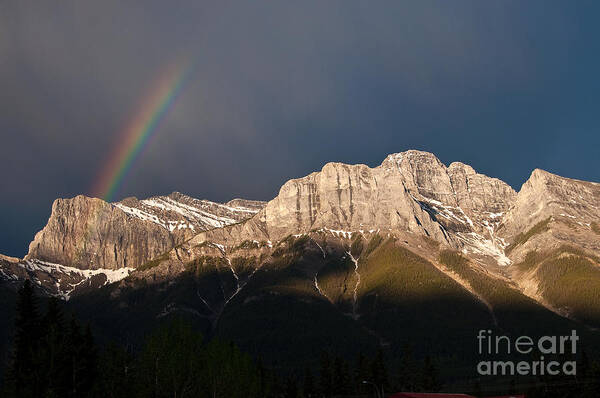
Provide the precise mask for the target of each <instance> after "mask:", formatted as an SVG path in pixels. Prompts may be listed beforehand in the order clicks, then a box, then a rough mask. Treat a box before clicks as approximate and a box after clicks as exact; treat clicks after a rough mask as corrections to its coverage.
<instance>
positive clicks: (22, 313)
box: [8, 280, 45, 397]
mask: <svg viewBox="0 0 600 398" xmlns="http://www.w3.org/2000/svg"><path fill="white" fill-rule="evenodd" d="M40 335H41V330H40V317H39V312H38V301H37V298H36V296H35V294H34V291H33V287H32V285H31V282H30V281H29V280H26V281H25V282H24V283H23V286H22V287H21V288H20V289H19V291H18V297H17V308H16V318H15V338H14V351H13V354H12V360H11V366H10V369H9V375H8V378H9V380H8V384H9V386H8V389H9V392H10V393H12V394H14V395H15V396H18V397H39V396H42V395H43V392H44V388H43V384H44V381H45V378H44V377H43V376H42V375H41V374H40V372H41V364H40V358H39V339H40Z"/></svg>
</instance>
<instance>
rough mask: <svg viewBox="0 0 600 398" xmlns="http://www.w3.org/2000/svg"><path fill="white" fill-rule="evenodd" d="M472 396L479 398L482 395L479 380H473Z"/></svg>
mask: <svg viewBox="0 0 600 398" xmlns="http://www.w3.org/2000/svg"><path fill="white" fill-rule="evenodd" d="M472 394H473V395H474V396H476V397H477V398H479V397H481V396H482V395H483V392H482V391H481V382H480V381H479V379H477V380H475V382H474V383H473V392H472Z"/></svg>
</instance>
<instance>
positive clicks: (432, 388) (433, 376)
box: [420, 355, 442, 392]
mask: <svg viewBox="0 0 600 398" xmlns="http://www.w3.org/2000/svg"><path fill="white" fill-rule="evenodd" d="M421 378H422V380H421V383H420V384H421V389H422V390H423V391H426V392H437V391H439V390H440V388H441V387H442V386H441V383H440V380H439V375H438V370H437V368H436V367H435V364H434V363H433V361H432V360H431V357H430V356H429V355H427V356H426V357H425V359H424V361H423V371H422V373H421Z"/></svg>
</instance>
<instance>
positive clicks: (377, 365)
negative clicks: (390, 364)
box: [370, 348, 389, 391]
mask: <svg viewBox="0 0 600 398" xmlns="http://www.w3.org/2000/svg"><path fill="white" fill-rule="evenodd" d="M370 370H371V381H372V382H373V383H374V384H375V385H376V386H377V388H378V389H379V391H384V390H386V389H389V382H388V373H387V367H386V364H385V357H384V355H383V350H382V349H381V348H380V349H378V350H377V355H376V356H375V358H374V359H373V361H372V362H371V369H370Z"/></svg>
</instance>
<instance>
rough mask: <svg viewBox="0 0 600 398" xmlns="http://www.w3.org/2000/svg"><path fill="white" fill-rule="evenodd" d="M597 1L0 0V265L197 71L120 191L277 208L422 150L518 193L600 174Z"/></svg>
mask: <svg viewBox="0 0 600 398" xmlns="http://www.w3.org/2000/svg"><path fill="white" fill-rule="evenodd" d="M599 18H600V3H599V2H596V1H589V2H585V1H577V2H570V1H561V2H556V1H532V0H529V1H514V2H511V1H479V0H474V1H467V2H465V1H421V0H419V1H412V2H411V1H374V2H365V1H357V2H354V1H347V0H344V1H339V2H336V1H326V2H324V1H315V2H310V1H290V2H283V1H281V2H279V1H278V2H261V1H239V2H229V1H223V0H220V1H214V2H207V1H199V0H193V1H177V2H168V1H148V0H145V1H128V0H114V1H113V0H103V1H95V2H91V1H85V2H84V1H60V2H54V1H32V2H26V1H16V0H14V1H12V0H8V1H2V2H0V134H2V136H1V138H2V140H1V143H0V158H1V159H2V167H1V168H0V178H1V181H2V195H1V197H0V221H1V225H2V228H1V229H0V253H4V254H8V255H14V256H19V257H21V256H23V255H24V254H25V253H26V251H27V245H28V243H29V241H31V240H32V238H33V236H34V234H35V232H37V231H38V230H39V229H41V228H42V227H43V225H44V224H45V223H46V221H47V218H48V216H49V214H50V208H51V204H52V201H53V200H54V199H55V198H57V197H72V196H75V195H77V194H80V193H83V194H90V193H91V189H92V187H93V185H94V182H95V179H96V178H97V175H98V173H99V171H100V170H101V169H102V168H103V166H104V164H105V162H106V158H107V156H108V155H109V154H110V152H111V151H112V149H113V148H114V145H115V144H114V143H115V142H118V140H119V137H120V134H121V132H122V130H123V127H124V126H125V125H126V124H127V122H128V121H129V120H130V119H131V118H132V116H133V115H134V114H135V111H136V109H137V107H138V105H139V103H140V102H141V101H142V100H143V98H142V97H143V96H144V93H147V92H148V90H149V88H151V87H152V85H153V83H154V82H155V81H156V80H157V78H159V77H160V76H161V72H162V71H164V70H165V68H166V67H167V66H168V65H169V64H170V63H172V62H173V61H174V60H176V59H178V58H180V57H182V56H184V57H190V58H191V59H193V60H194V61H195V63H196V64H195V67H194V68H193V70H192V71H191V75H190V77H189V79H188V81H187V83H186V84H185V86H184V87H183V89H182V91H181V94H180V96H179V98H178V100H177V102H176V103H175V105H174V106H173V107H172V109H171V110H170V112H169V113H168V114H167V115H166V117H165V118H164V120H163V121H162V123H161V124H160V126H159V128H158V130H157V131H156V134H155V136H154V138H153V140H152V141H151V142H150V143H149V145H148V146H147V148H146V150H145V151H144V152H143V153H142V154H141V156H140V157H139V159H138V160H137V162H136V163H135V164H134V166H133V168H132V169H131V172H130V174H129V175H128V177H127V178H126V180H125V181H124V183H123V184H122V186H121V188H120V190H119V191H118V192H117V199H120V198H123V197H126V196H131V195H134V196H137V197H139V198H143V197H147V196H150V195H156V194H166V193H169V192H172V191H175V190H177V191H180V192H184V193H187V194H190V195H192V196H195V197H198V198H206V199H211V200H216V201H226V200H229V199H231V198H234V197H244V198H249V199H263V200H268V199H271V198H272V197H274V196H275V195H276V194H277V192H278V189H279V187H280V186H281V185H282V184H283V183H284V182H285V181H286V180H288V179H290V178H295V177H300V176H303V175H306V174H308V173H310V172H312V171H315V170H319V169H320V168H321V167H322V166H323V164H325V163H326V162H329V161H341V162H346V163H365V164H367V165H370V166H376V165H378V164H379V163H381V161H382V160H383V159H384V158H385V156H386V155H387V154H389V153H394V152H400V151H404V150H407V149H421V150H426V151H430V152H433V153H435V154H436V155H437V156H438V157H439V158H440V159H441V160H442V162H444V163H446V164H449V163H450V162H452V161H457V160H458V161H462V162H465V163H468V164H470V165H472V166H473V167H474V168H475V169H476V170H477V171H479V172H482V173H485V174H487V175H490V176H493V177H498V178H501V179H503V180H505V181H506V182H508V183H509V184H511V185H512V186H513V187H514V188H515V189H519V187H520V186H521V184H522V183H523V182H524V181H525V180H526V179H527V178H528V176H529V174H530V173H531V171H532V170H533V169H534V168H536V167H539V168H543V169H545V170H548V171H551V172H554V173H557V174H560V175H564V176H567V177H573V178H579V179H585V180H593V181H599V180H600V169H599V168H598V158H599V152H600V150H599V148H600V134H599V127H600V120H599V118H600V112H599V110H600V109H599V106H600V105H599V104H600V102H599V101H598V99H599V95H598V93H599V92H600V79H599V73H600V48H599V47H600V40H599V38H600V24H598V19H599Z"/></svg>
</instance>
